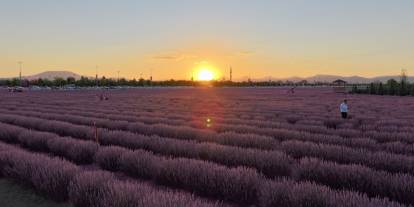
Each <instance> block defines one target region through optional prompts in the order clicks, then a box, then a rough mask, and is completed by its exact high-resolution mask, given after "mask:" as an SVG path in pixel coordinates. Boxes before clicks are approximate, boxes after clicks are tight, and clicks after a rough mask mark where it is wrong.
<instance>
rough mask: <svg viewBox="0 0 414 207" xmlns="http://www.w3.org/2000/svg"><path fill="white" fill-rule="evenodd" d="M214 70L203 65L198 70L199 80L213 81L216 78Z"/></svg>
mask: <svg viewBox="0 0 414 207" xmlns="http://www.w3.org/2000/svg"><path fill="white" fill-rule="evenodd" d="M214 77H215V74H214V71H213V70H212V69H211V68H209V67H202V68H200V70H199V71H198V75H197V79H198V80H199V81H211V80H214Z"/></svg>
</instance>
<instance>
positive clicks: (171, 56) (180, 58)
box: [152, 53, 198, 61]
mask: <svg viewBox="0 0 414 207" xmlns="http://www.w3.org/2000/svg"><path fill="white" fill-rule="evenodd" d="M197 57H198V56H196V55H191V54H179V53H176V54H161V55H155V56H153V57H152V59H155V60H171V61H183V60H188V59H194V58H197Z"/></svg>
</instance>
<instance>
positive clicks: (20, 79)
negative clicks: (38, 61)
mask: <svg viewBox="0 0 414 207" xmlns="http://www.w3.org/2000/svg"><path fill="white" fill-rule="evenodd" d="M17 63H18V64H19V84H20V86H22V85H23V83H22V65H23V62H22V61H19V62H17Z"/></svg>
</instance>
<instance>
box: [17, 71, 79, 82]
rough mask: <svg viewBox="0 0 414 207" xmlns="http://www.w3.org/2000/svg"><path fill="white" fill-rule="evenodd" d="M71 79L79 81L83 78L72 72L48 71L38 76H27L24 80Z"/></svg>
mask: <svg viewBox="0 0 414 207" xmlns="http://www.w3.org/2000/svg"><path fill="white" fill-rule="evenodd" d="M69 77H72V78H75V79H76V80H79V79H80V78H81V76H80V75H78V74H76V73H73V72H70V71H46V72H43V73H39V74H36V75H31V76H25V77H24V78H25V79H27V80H36V79H39V78H41V79H49V80H53V79H55V78H64V79H67V78H69Z"/></svg>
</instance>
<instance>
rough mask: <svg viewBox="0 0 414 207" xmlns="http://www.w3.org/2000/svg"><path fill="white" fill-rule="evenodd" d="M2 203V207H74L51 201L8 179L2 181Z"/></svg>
mask: <svg viewBox="0 0 414 207" xmlns="http://www.w3.org/2000/svg"><path fill="white" fill-rule="evenodd" d="M0 203H1V206H2V207H73V206H72V205H69V204H58V203H55V202H53V201H50V200H48V199H46V198H44V197H42V196H40V195H38V194H36V193H35V192H34V191H33V190H32V189H28V188H25V187H23V186H21V185H19V184H17V183H15V182H13V181H10V180H7V179H0Z"/></svg>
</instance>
